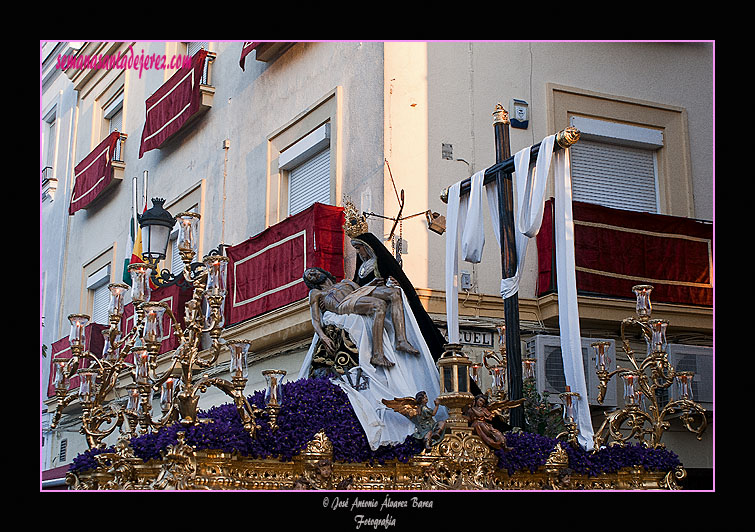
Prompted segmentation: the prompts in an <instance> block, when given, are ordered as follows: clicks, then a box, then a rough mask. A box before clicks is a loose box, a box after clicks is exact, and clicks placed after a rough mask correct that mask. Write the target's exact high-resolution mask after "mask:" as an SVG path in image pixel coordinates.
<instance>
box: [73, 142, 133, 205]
mask: <svg viewBox="0 0 755 532" xmlns="http://www.w3.org/2000/svg"><path fill="white" fill-rule="evenodd" d="M119 138H120V133H119V132H118V131H113V132H112V133H111V134H110V135H108V136H107V137H106V138H105V140H103V141H102V142H100V143H99V144H98V145H97V147H96V148H95V149H93V150H92V151H91V152H90V153H89V155H87V156H86V157H84V159H82V160H81V162H80V163H79V164H77V165H76V167H75V168H74V169H73V174H74V175H73V179H74V183H73V192H72V193H71V203H70V205H69V206H68V214H73V213H75V212H76V211H78V210H79V209H83V208H85V207H87V206H88V205H89V204H90V203H91V202H92V201H94V200H95V199H96V198H97V196H99V194H100V193H101V192H102V191H103V190H104V189H105V188H106V187H107V186H108V185H109V184H110V182H111V181H112V180H113V166H112V162H113V155H114V154H115V148H116V146H117V145H118V140H119Z"/></svg>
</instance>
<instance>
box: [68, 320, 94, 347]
mask: <svg viewBox="0 0 755 532" xmlns="http://www.w3.org/2000/svg"><path fill="white" fill-rule="evenodd" d="M68 321H69V322H71V332H70V333H69V335H68V343H69V344H70V346H71V347H84V344H85V343H86V326H87V324H88V323H89V316H87V315H86V314H71V315H70V316H68Z"/></svg>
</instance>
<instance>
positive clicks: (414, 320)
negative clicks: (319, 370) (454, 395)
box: [299, 201, 448, 450]
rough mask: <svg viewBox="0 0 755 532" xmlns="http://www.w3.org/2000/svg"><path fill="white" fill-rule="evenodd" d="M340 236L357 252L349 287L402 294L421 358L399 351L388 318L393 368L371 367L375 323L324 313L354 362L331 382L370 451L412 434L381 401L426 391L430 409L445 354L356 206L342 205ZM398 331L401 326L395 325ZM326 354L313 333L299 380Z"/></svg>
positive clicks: (442, 414)
mask: <svg viewBox="0 0 755 532" xmlns="http://www.w3.org/2000/svg"><path fill="white" fill-rule="evenodd" d="M344 211H345V224H344V232H345V234H346V236H347V237H348V238H350V239H351V245H352V246H353V247H354V248H355V250H356V251H357V260H356V269H355V272H354V276H353V279H351V282H353V283H355V284H357V285H359V286H365V285H367V284H369V283H371V282H374V281H375V280H376V279H378V280H383V281H384V282H385V283H386V284H388V285H389V286H393V287H397V288H398V289H400V292H401V300H402V302H403V311H404V312H403V315H404V322H405V323H404V324H403V325H404V331H405V336H406V339H407V340H408V341H409V343H410V344H411V345H412V346H414V348H416V350H417V351H419V353H412V352H406V351H402V350H401V349H399V348H397V341H396V325H397V324H394V323H393V319H394V318H393V317H392V316H391V315H390V313H387V314H386V316H385V324H384V327H383V353H384V356H385V357H386V358H387V359H388V360H389V361H390V362H391V363H392V365H390V366H388V365H386V366H381V365H374V364H372V363H370V358H371V353H372V335H373V321H372V318H371V317H370V316H368V315H360V314H336V313H334V312H330V311H324V312H322V314H321V316H319V315H318V319H319V320H321V324H320V325H321V326H322V329H325V330H326V331H327V330H329V329H328V327H330V330H333V329H334V328H335V330H337V331H339V334H343V333H345V336H346V337H347V343H348V344H349V345H352V346H353V349H354V351H357V357H356V358H358V360H355V364H354V365H352V367H350V368H348V370H347V371H345V372H343V373H342V374H340V375H339V374H337V373H330V375H329V377H330V378H331V381H332V382H334V383H335V384H336V385H338V386H339V387H341V389H343V390H344V392H346V394H347V396H348V398H349V401H350V402H351V405H352V407H353V408H354V412H355V413H356V415H357V418H358V419H359V421H360V423H361V425H362V428H363V429H364V431H365V434H366V435H367V440H368V442H369V444H370V447H371V448H372V449H373V450H375V449H377V448H378V447H380V446H381V445H393V444H400V443H403V442H404V440H405V439H406V437H407V436H410V435H412V434H413V433H414V431H415V426H414V424H413V423H412V421H410V420H409V419H407V418H406V417H405V416H403V415H402V414H400V413H398V412H396V411H394V410H392V409H390V408H387V407H386V405H385V404H384V403H383V402H382V400H383V399H386V400H388V401H392V400H393V399H395V398H397V397H409V396H411V397H414V396H416V395H417V393H418V392H421V391H424V392H425V393H426V394H427V397H428V400H429V402H430V403H433V402H434V401H435V398H436V397H437V396H438V395H439V393H440V380H439V377H438V368H437V367H436V365H435V362H436V361H437V359H438V358H439V357H440V355H441V354H442V353H443V344H444V342H445V340H444V338H443V336H442V335H441V333H440V331H438V329H437V327H436V326H435V324H434V323H433V322H432V319H431V318H430V316H429V315H428V314H427V312H426V311H425V309H424V307H423V306H422V303H421V302H420V300H419V297H418V296H417V293H416V291H415V289H414V287H413V286H412V284H411V282H410V281H409V279H408V278H407V276H406V274H405V273H404V272H403V270H402V269H401V266H400V265H399V263H398V261H396V260H395V259H394V258H393V256H392V255H391V254H390V252H389V251H388V250H387V249H386V248H385V246H384V245H383V244H382V242H380V240H379V239H378V238H377V237H376V236H375V235H373V234H372V233H370V232H369V230H368V226H367V221H366V219H365V217H364V215H362V214H361V213H359V212H358V211H357V210H356V209H355V207H354V205H353V204H352V203H351V202H349V201H346V202H345V208H344ZM398 327H399V328H401V324H398ZM322 352H324V350H323V347H322V343H321V342H319V337H318V335H317V333H315V335H314V338H313V341H312V344H311V345H310V348H309V351H308V353H307V355H306V357H305V359H304V363H303V364H302V367H301V370H300V372H299V378H309V377H311V376H312V375H313V374H314V372H313V369H314V365H313V360H314V359H316V358H317V354H319V353H322ZM447 416H448V414H447V412H446V410H445V408H444V407H441V408H440V409H439V410H438V413H437V414H436V416H435V418H436V419H437V420H438V421H440V420H443V419H445V418H446V417H447Z"/></svg>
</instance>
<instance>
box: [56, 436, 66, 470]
mask: <svg viewBox="0 0 755 532" xmlns="http://www.w3.org/2000/svg"><path fill="white" fill-rule="evenodd" d="M67 455H68V440H67V439H64V440H60V452H59V454H58V459H59V460H60V463H61V464H62V463H64V462H65V461H66V457H67Z"/></svg>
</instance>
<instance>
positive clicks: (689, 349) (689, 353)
mask: <svg viewBox="0 0 755 532" xmlns="http://www.w3.org/2000/svg"><path fill="white" fill-rule="evenodd" d="M666 352H667V353H668V361H669V363H670V364H671V365H672V366H673V367H674V369H675V370H676V371H677V372H681V371H694V372H695V376H694V377H693V379H692V400H693V401H695V402H696V403H699V404H700V406H702V407H703V408H705V409H706V410H712V409H713V348H712V347H703V346H698V345H682V344H668V347H667V349H666ZM668 390H669V396H670V397H671V399H673V400H676V399H679V397H678V391H677V388H676V384H672V385H671V386H670V387H669V388H668Z"/></svg>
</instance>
